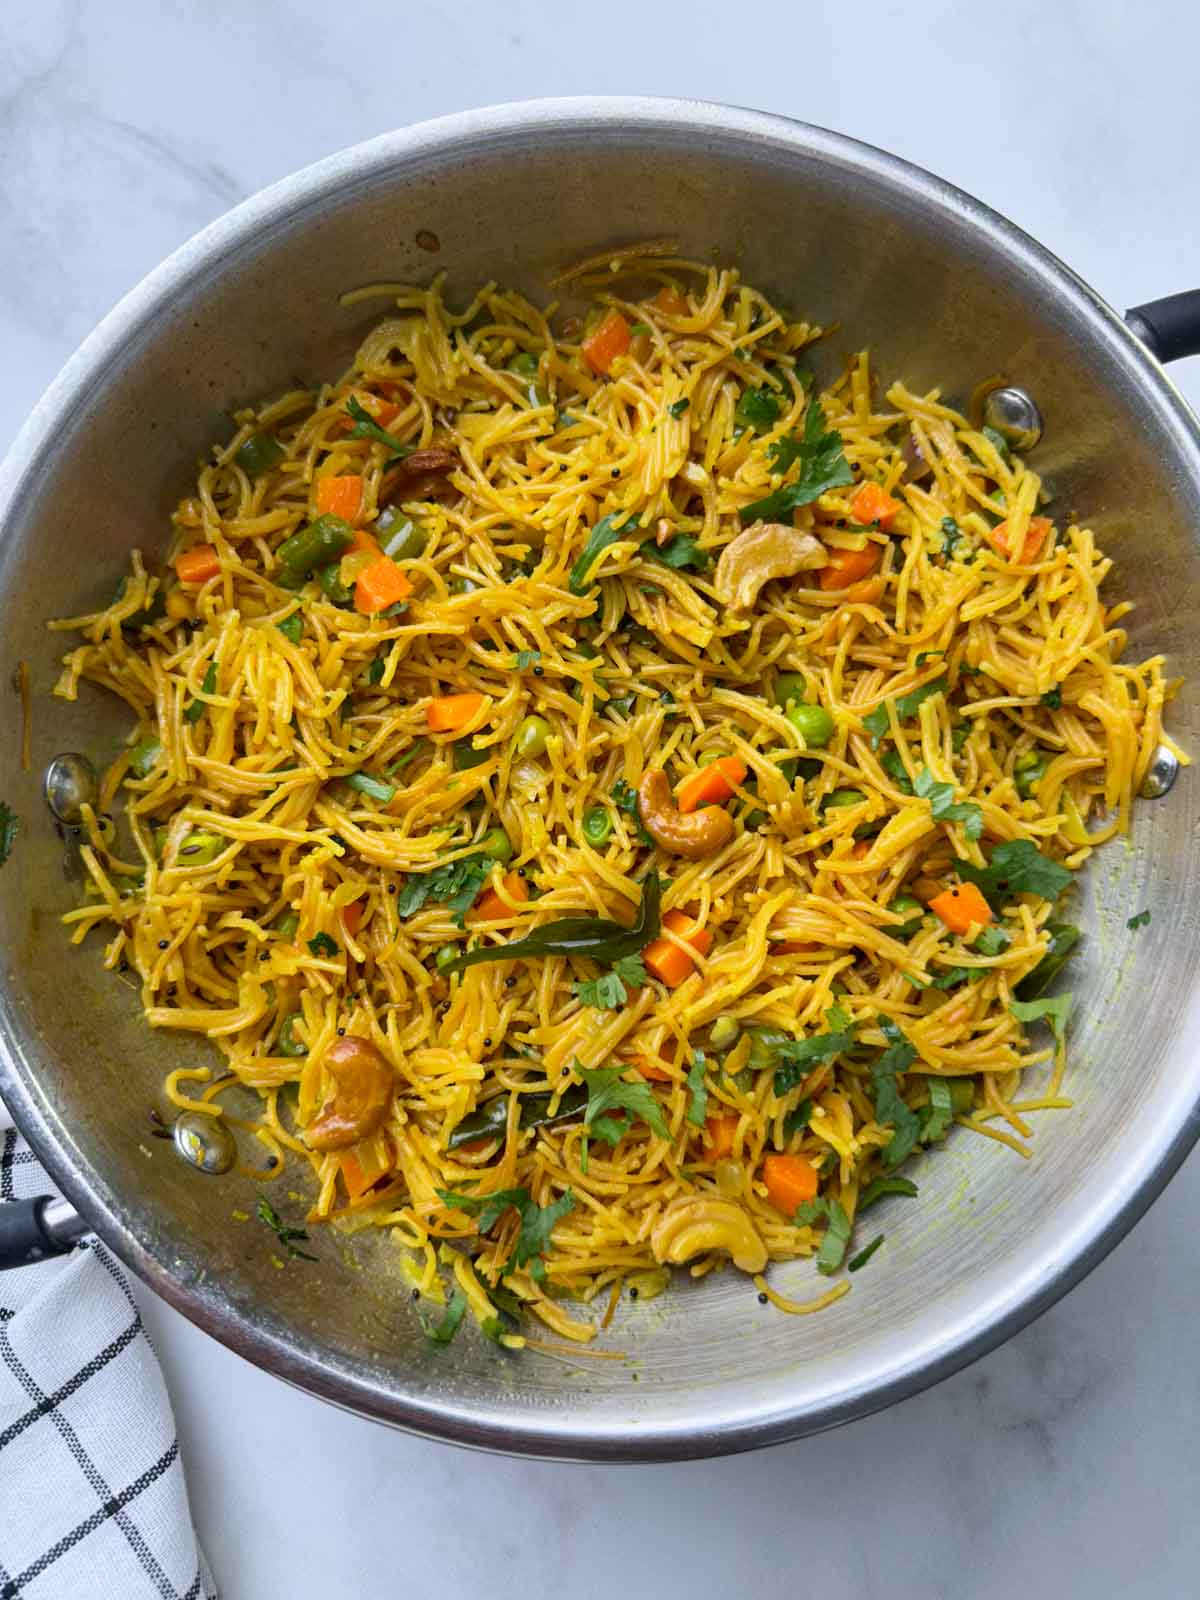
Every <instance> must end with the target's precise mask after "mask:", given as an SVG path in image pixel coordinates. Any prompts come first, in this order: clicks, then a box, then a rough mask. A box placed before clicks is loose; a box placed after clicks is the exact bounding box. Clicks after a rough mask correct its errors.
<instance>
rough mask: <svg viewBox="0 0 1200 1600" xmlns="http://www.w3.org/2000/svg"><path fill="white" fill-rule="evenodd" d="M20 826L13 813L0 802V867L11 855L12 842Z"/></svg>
mask: <svg viewBox="0 0 1200 1600" xmlns="http://www.w3.org/2000/svg"><path fill="white" fill-rule="evenodd" d="M20 826H21V824H20V822H19V820H18V818H17V814H16V812H15V811H13V810H11V809H10V808H9V807H8V806H6V805H5V803H4V801H3V800H0V867H2V866H3V865H4V863H5V862H6V861H7V860H8V858H9V856H10V855H11V854H12V847H13V841H14V840H15V839H16V837H17V830H18V829H19V828H20Z"/></svg>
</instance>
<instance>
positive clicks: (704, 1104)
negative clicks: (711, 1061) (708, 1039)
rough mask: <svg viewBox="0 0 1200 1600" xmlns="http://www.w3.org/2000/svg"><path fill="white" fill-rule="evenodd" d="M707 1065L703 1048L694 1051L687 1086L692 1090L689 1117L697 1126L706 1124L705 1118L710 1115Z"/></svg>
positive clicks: (688, 1110) (700, 1126)
mask: <svg viewBox="0 0 1200 1600" xmlns="http://www.w3.org/2000/svg"><path fill="white" fill-rule="evenodd" d="M706 1065H707V1063H706V1062H705V1059H704V1051H703V1050H693V1051H692V1065H691V1067H690V1068H689V1070H688V1075H687V1086H688V1088H689V1089H690V1090H691V1096H692V1097H691V1100H690V1102H689V1104H688V1109H687V1119H688V1121H689V1122H690V1123H691V1124H692V1125H693V1126H694V1127H697V1128H702V1127H703V1126H704V1119H705V1117H706V1116H707V1115H708V1090H707V1089H706V1088H705V1085H704V1068H705V1066H706Z"/></svg>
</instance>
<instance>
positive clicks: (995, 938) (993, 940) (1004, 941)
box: [975, 924, 1012, 956]
mask: <svg viewBox="0 0 1200 1600" xmlns="http://www.w3.org/2000/svg"><path fill="white" fill-rule="evenodd" d="M1011 943H1012V934H1011V933H1009V931H1008V929H1007V928H1001V927H999V926H998V925H996V924H993V925H992V927H990V928H985V929H984V930H983V932H982V933H981V934H980V935H979V937H978V938H977V939H976V941H975V949H976V950H978V951H979V954H980V955H981V956H998V955H999V954H1000V952H1001V950H1007V949H1008V947H1009V945H1010V944H1011Z"/></svg>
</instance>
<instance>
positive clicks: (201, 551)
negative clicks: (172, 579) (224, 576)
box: [175, 544, 221, 583]
mask: <svg viewBox="0 0 1200 1600" xmlns="http://www.w3.org/2000/svg"><path fill="white" fill-rule="evenodd" d="M220 570H221V558H220V556H219V555H218V554H217V551H216V546H215V545H211V544H194V545H192V547H191V549H189V550H181V551H180V553H179V554H178V555H177V556H176V557H175V572H176V575H177V576H178V578H179V581H180V583H207V582H208V580H209V579H210V578H215V577H216V576H217V575H218V573H219V572H220Z"/></svg>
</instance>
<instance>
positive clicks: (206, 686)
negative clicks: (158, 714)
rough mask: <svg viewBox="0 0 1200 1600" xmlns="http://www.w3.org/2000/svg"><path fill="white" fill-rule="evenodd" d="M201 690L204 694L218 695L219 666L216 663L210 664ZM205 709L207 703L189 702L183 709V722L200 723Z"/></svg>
mask: <svg viewBox="0 0 1200 1600" xmlns="http://www.w3.org/2000/svg"><path fill="white" fill-rule="evenodd" d="M200 689H201V692H202V693H203V694H216V692H217V664H216V662H215V661H212V662H210V663H209V667H208V671H207V672H206V673H205V674H204V679H203V682H202V683H201V685H200ZM204 707H205V702H204V701H203V700H189V701H188V703H187V705H185V706H184V708H183V720H184V721H185V722H199V721H200V718H201V717H202V716H203V715H204Z"/></svg>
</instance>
